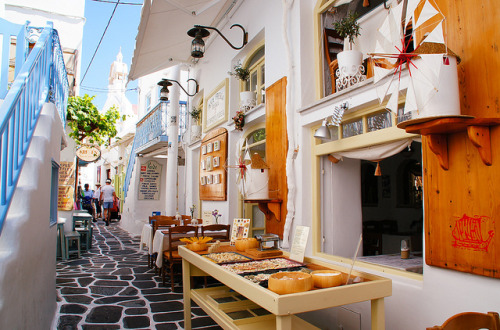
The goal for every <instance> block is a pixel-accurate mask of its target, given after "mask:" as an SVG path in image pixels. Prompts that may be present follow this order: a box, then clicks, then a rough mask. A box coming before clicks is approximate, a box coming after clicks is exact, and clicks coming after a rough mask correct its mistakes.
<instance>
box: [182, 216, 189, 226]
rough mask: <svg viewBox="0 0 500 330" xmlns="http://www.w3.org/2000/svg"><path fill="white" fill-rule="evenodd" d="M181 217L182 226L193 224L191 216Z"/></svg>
mask: <svg viewBox="0 0 500 330" xmlns="http://www.w3.org/2000/svg"><path fill="white" fill-rule="evenodd" d="M181 217H182V224H183V225H184V226H186V225H190V224H191V216H190V215H181Z"/></svg>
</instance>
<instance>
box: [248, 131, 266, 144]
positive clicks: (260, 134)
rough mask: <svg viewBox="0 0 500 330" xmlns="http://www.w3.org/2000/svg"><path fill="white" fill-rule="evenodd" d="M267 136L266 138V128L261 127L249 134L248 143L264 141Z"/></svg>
mask: <svg viewBox="0 0 500 330" xmlns="http://www.w3.org/2000/svg"><path fill="white" fill-rule="evenodd" d="M265 138H266V129H265V128H261V129H258V130H256V131H254V132H253V133H251V134H250V135H249V136H248V138H247V141H248V144H253V143H255V142H259V141H262V140H264V139H265Z"/></svg>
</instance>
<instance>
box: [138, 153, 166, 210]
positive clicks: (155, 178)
mask: <svg viewBox="0 0 500 330" xmlns="http://www.w3.org/2000/svg"><path fill="white" fill-rule="evenodd" d="M161 168H162V166H161V164H160V163H158V162H155V161H154V160H150V161H149V162H147V163H145V164H141V171H140V173H139V189H138V195H139V196H138V198H137V199H139V200H158V199H160V185H161V184H160V179H161Z"/></svg>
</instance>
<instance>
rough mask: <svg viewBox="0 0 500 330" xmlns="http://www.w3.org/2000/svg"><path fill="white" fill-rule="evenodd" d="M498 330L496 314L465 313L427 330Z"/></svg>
mask: <svg viewBox="0 0 500 330" xmlns="http://www.w3.org/2000/svg"><path fill="white" fill-rule="evenodd" d="M478 329H490V330H500V320H499V318H498V313H497V312H488V313H476V312H465V313H460V314H456V315H453V316H452V317H450V318H449V319H447V320H446V321H445V322H444V323H443V325H436V326H434V327H431V328H427V330H478Z"/></svg>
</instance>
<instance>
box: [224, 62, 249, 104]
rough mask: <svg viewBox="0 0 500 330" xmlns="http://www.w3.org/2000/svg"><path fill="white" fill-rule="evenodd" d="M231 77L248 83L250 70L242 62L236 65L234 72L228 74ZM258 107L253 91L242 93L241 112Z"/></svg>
mask: <svg viewBox="0 0 500 330" xmlns="http://www.w3.org/2000/svg"><path fill="white" fill-rule="evenodd" d="M228 73H229V75H231V76H234V77H235V78H236V79H238V80H240V81H243V82H245V81H247V80H248V78H249V77H250V70H248V69H247V68H245V67H243V65H242V64H241V62H240V61H238V63H236V65H235V66H234V67H233V71H229V72H228ZM255 105H256V96H255V93H254V92H252V91H244V92H240V110H243V111H246V110H250V109H251V108H253V107H254V106H255Z"/></svg>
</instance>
